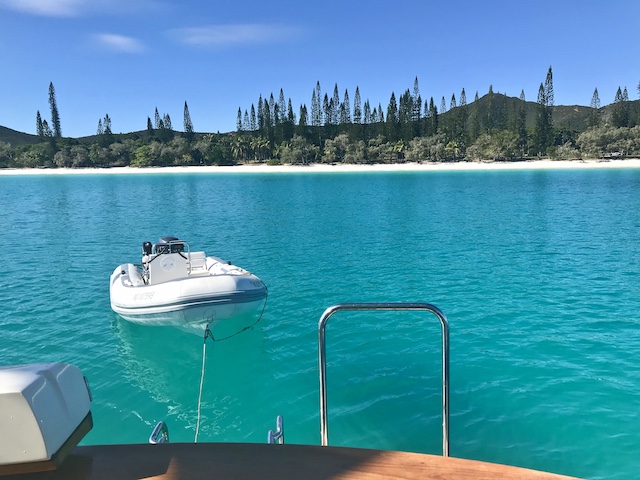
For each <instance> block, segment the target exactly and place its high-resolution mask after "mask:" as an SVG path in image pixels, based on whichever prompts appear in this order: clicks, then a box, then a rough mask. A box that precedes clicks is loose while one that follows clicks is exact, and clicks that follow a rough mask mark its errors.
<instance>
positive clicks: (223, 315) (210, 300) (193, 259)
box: [109, 236, 267, 328]
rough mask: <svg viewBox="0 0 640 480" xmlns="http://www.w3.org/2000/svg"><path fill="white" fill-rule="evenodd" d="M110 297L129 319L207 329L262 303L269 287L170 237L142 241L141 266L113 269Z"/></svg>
mask: <svg viewBox="0 0 640 480" xmlns="http://www.w3.org/2000/svg"><path fill="white" fill-rule="evenodd" d="M109 296H110V299H111V308H112V310H113V311H114V312H116V313H118V314H119V315H120V316H121V317H122V318H124V319H125V320H129V321H130V322H134V323H139V324H143V325H166V326H177V327H193V326H202V328H204V327H205V326H206V325H208V324H210V323H212V322H214V321H219V320H225V319H229V318H234V317H238V316H242V315H245V314H250V313H252V312H255V311H256V310H258V309H259V308H261V307H263V305H264V302H265V300H266V296H267V287H266V286H265V284H264V283H263V282H262V280H260V279H259V278H258V277H257V276H255V275H253V274H252V273H250V272H248V271H247V270H245V269H243V268H240V267H238V266H236V265H232V264H231V263H229V262H225V261H223V260H221V259H220V258H218V257H207V256H206V255H205V252H201V251H200V252H192V251H191V250H190V248H189V245H188V244H187V242H184V241H182V240H179V239H178V238H176V237H170V236H167V237H162V238H161V239H160V241H159V242H158V243H156V244H151V242H144V243H143V244H142V263H141V264H140V265H136V264H133V263H124V264H122V265H120V266H118V267H117V268H116V269H115V270H114V271H113V273H112V274H111V282H110V288H109Z"/></svg>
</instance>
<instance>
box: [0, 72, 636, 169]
mask: <svg viewBox="0 0 640 480" xmlns="http://www.w3.org/2000/svg"><path fill="white" fill-rule="evenodd" d="M638 96H639V97H640V83H639V84H638ZM49 105H50V108H51V119H50V124H49V122H47V120H45V119H43V118H42V116H41V115H40V112H39V111H38V112H37V113H36V131H37V135H29V134H26V133H20V132H16V131H14V130H10V129H8V128H5V127H0V168H63V167H66V168H86V167H99V168H108V167H118V166H132V167H164V166H176V165H177V166H189V165H235V164H240V163H268V164H309V163H355V164H357V163H363V164H364V163H397V162H458V161H519V160H526V159H530V158H541V157H547V158H553V159H582V158H606V157H629V156H640V101H639V100H636V101H631V100H629V95H628V91H627V88H626V87H625V88H624V89H622V88H618V91H617V92H616V95H615V99H614V102H613V103H612V104H610V105H608V106H605V107H601V106H600V96H599V93H598V89H597V88H596V89H595V90H594V93H593V97H592V99H591V105H590V106H589V107H584V106H555V105H554V92H553V72H552V69H551V67H549V71H548V72H547V76H546V78H545V81H544V82H542V83H541V84H540V88H539V89H538V96H537V101H536V102H535V103H533V102H527V101H526V99H525V94H524V91H522V92H521V94H520V96H519V97H518V98H516V97H508V96H506V95H504V94H501V93H494V91H493V87H492V86H490V87H489V91H488V93H487V94H486V95H484V96H483V97H481V98H480V97H479V96H478V92H476V93H475V98H474V101H473V102H471V103H469V104H468V103H467V96H466V92H465V90H464V89H463V90H462V91H461V92H460V95H459V97H458V98H457V99H456V95H455V94H453V95H452V96H451V100H450V102H449V108H448V109H447V105H446V102H445V98H444V97H442V100H441V102H440V110H438V108H437V107H436V104H435V102H434V99H433V97H429V99H428V100H427V99H426V97H425V99H424V100H423V98H422V96H421V94H420V89H419V85H418V79H417V78H416V79H415V81H414V85H413V91H410V90H409V89H407V90H406V91H405V92H404V93H403V94H402V95H399V96H396V94H395V92H392V93H391V96H390V99H389V103H388V106H387V108H386V110H383V108H382V105H381V104H378V106H377V107H376V106H374V107H373V108H372V106H371V103H370V102H369V100H365V101H364V103H363V102H362V99H361V96H360V90H359V89H358V88H357V87H356V91H355V94H354V97H353V103H351V101H350V97H349V92H348V91H347V90H345V91H344V94H343V96H342V99H341V98H340V93H339V89H338V85H337V84H336V85H335V86H334V88H333V92H332V95H331V96H329V94H328V93H325V94H324V95H323V94H322V90H321V87H320V83H319V82H317V83H316V86H315V88H314V89H313V90H312V92H311V108H310V110H308V109H307V106H306V104H302V105H300V108H299V110H298V114H297V115H296V114H295V113H294V110H293V105H292V101H291V99H289V100H288V101H286V100H285V96H284V92H283V90H282V89H280V92H279V95H278V97H277V100H276V97H274V95H273V94H271V95H269V98H268V100H267V99H266V98H264V99H263V97H262V95H260V96H259V99H258V103H257V107H256V106H255V105H251V107H250V108H248V109H245V110H244V112H243V110H242V109H241V108H238V112H237V122H236V125H237V131H236V132H231V133H226V134H220V133H217V134H212V133H196V132H195V130H194V126H193V123H192V122H191V117H190V115H189V107H188V106H187V102H185V103H184V121H183V132H178V131H175V130H174V129H173V128H172V123H171V118H170V117H169V115H167V114H164V115H160V112H159V111H158V109H157V108H156V109H155V112H154V121H152V120H151V118H150V117H147V123H146V129H145V130H140V131H138V132H133V133H128V134H114V133H113V132H112V128H111V118H110V117H109V115H108V114H106V115H105V116H104V118H101V119H100V120H98V128H97V132H96V135H94V136H91V137H84V138H79V139H73V138H65V137H62V135H61V122H60V115H59V112H58V108H57V105H56V98H55V89H54V87H53V84H50V86H49Z"/></svg>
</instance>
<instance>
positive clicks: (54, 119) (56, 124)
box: [49, 82, 62, 138]
mask: <svg viewBox="0 0 640 480" xmlns="http://www.w3.org/2000/svg"><path fill="white" fill-rule="evenodd" d="M49 107H51V126H52V134H53V136H54V137H56V138H59V137H62V129H61V128H60V114H59V113H58V105H57V103H56V90H55V88H53V82H50V83H49Z"/></svg>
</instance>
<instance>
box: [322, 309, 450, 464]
mask: <svg viewBox="0 0 640 480" xmlns="http://www.w3.org/2000/svg"><path fill="white" fill-rule="evenodd" d="M340 310H351V311H353V310H386V311H389V310H422V311H427V312H431V313H433V314H434V315H435V316H436V317H438V319H439V320H440V325H441V328H442V456H444V457H448V456H449V322H448V321H447V317H446V316H445V314H444V313H443V312H442V310H440V309H439V308H438V307H436V306H435V305H431V304H430V303H407V302H400V303H341V304H337V305H333V306H332V307H329V308H327V309H326V310H325V311H324V313H323V314H322V316H321V317H320V321H319V322H318V366H319V370H320V441H321V445H322V446H323V447H326V446H327V445H328V444H329V425H328V424H329V420H328V418H327V351H326V343H325V327H326V325H327V322H328V321H329V318H330V317H331V316H332V315H333V314H334V313H336V312H338V311H340Z"/></svg>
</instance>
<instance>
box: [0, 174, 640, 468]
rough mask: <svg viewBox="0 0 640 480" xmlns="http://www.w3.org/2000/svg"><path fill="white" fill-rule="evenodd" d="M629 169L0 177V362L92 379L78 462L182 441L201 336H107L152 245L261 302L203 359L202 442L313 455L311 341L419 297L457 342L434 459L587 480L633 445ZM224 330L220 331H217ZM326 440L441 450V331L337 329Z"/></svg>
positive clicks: (123, 331)
mask: <svg viewBox="0 0 640 480" xmlns="http://www.w3.org/2000/svg"><path fill="white" fill-rule="evenodd" d="M639 199H640V170H635V169H624V170H608V169H601V170H566V171H562V170H561V171H534V170H530V171H496V172H420V173H361V174H349V173H340V174H338V173H334V174H323V173H317V174H316V173H302V174H300V173H286V174H149V175H146V174H137V175H59V176H58V175H55V176H47V175H29V176H0V230H1V231H2V232H3V237H2V244H3V249H2V266H3V268H2V273H0V328H1V332H2V336H1V337H0V355H1V356H0V361H1V364H3V365H13V364H21V363H34V362H47V361H64V362H69V363H73V364H75V365H77V366H78V367H80V368H81V370H82V371H83V373H84V374H85V375H86V376H87V377H88V379H89V383H90V385H91V388H92V393H93V398H94V400H93V404H92V411H93V414H94V422H95V426H94V428H93V430H92V431H91V432H90V433H89V434H88V436H87V437H86V438H85V440H84V441H83V443H84V444H99V443H139V442H146V440H147V438H148V436H149V434H150V432H151V429H152V428H153V426H154V425H155V423H156V422H157V421H159V420H165V421H166V422H167V423H168V425H169V429H170V434H171V440H172V441H175V442H177V441H184V442H190V441H193V439H194V434H195V427H196V421H197V415H196V412H197V401H198V389H199V382H200V374H201V368H202V358H203V340H202V339H201V338H199V337H197V336H195V335H191V334H188V333H185V332H182V331H179V330H176V329H173V328H161V327H143V326H138V325H133V324H129V323H127V322H125V321H122V320H120V319H118V317H117V316H116V315H115V314H113V313H112V311H111V310H110V307H109V291H108V278H109V275H110V274H111V272H112V271H113V269H114V268H115V267H116V266H117V265H119V264H120V263H123V262H129V261H131V262H137V261H138V259H139V255H140V245H141V243H142V241H144V240H151V241H156V240H157V239H158V238H159V237H160V236H163V235H176V236H179V237H180V238H182V239H184V240H187V241H188V242H189V243H190V245H191V247H192V249H196V250H200V249H204V250H205V251H206V252H207V253H209V254H212V255H217V256H220V257H222V258H224V259H228V260H231V261H233V262H234V263H235V264H237V265H240V266H242V267H244V268H247V269H248V270H251V271H252V272H253V273H255V274H257V275H258V276H260V277H261V278H262V279H263V280H264V282H265V283H266V284H267V286H268V287H269V298H268V302H267V305H266V308H265V311H264V315H263V317H262V319H261V320H260V322H259V323H258V324H257V325H256V326H255V328H253V329H251V330H248V331H245V332H243V333H241V334H239V335H237V336H234V337H232V338H229V339H227V340H224V341H219V342H210V341H208V342H207V347H206V362H205V364H206V369H205V381H204V385H203V395H202V418H201V426H200V433H199V441H240V442H265V441H266V436H267V431H268V430H269V429H271V428H274V427H275V417H276V415H283V416H284V421H285V432H286V434H285V438H286V442H287V443H310V444H319V442H320V426H319V415H318V405H319V394H318V367H317V323H318V319H319V318H320V315H321V314H322V312H323V311H324V310H325V308H326V307H328V306H330V305H332V304H334V303H340V302H374V301H375V302H379V301H425V302H431V303H433V304H435V305H437V306H438V307H440V308H441V309H442V310H443V311H444V312H445V314H446V315H447V316H448V318H449V322H450V329H451V455H452V456H457V457H464V458H472V459H480V460H485V461H491V462H500V463H506V464H511V465H518V466H523V467H529V468H536V469H541V470H548V471H553V472H556V473H563V474H567V475H574V476H580V477H586V478H590V479H600V478H606V479H614V478H615V479H623V478H635V476H636V470H637V468H636V467H637V455H638V451H640V430H639V429H638V421H637V412H638V408H639V406H640V400H639V399H640V367H638V355H637V349H638V346H639V345H640V295H639V293H640V292H639V287H638V279H639V278H640V260H639V257H638V252H639V251H640V236H639V235H638V229H639V227H640V209H639V208H638V204H639ZM214 335H217V336H218V337H221V336H224V335H223V334H222V331H218V332H216V331H215V330H214ZM327 341H328V346H327V350H328V368H327V372H328V382H329V384H328V387H329V395H328V405H329V419H330V438H329V440H330V444H332V445H349V446H360V447H372V448H385V449H399V450H408V451H418V452H427V453H436V454H438V453H440V452H441V417H440V401H441V400H440V399H441V397H440V395H441V393H440V392H441V389H440V368H441V367H440V328H439V324H438V322H437V320H436V319H435V317H431V316H429V315H428V314H425V313H394V312H384V313H383V312H376V313H364V314H362V313H355V312H341V313H338V314H336V315H335V316H334V317H332V319H331V321H330V322H329V325H328V327H327Z"/></svg>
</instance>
